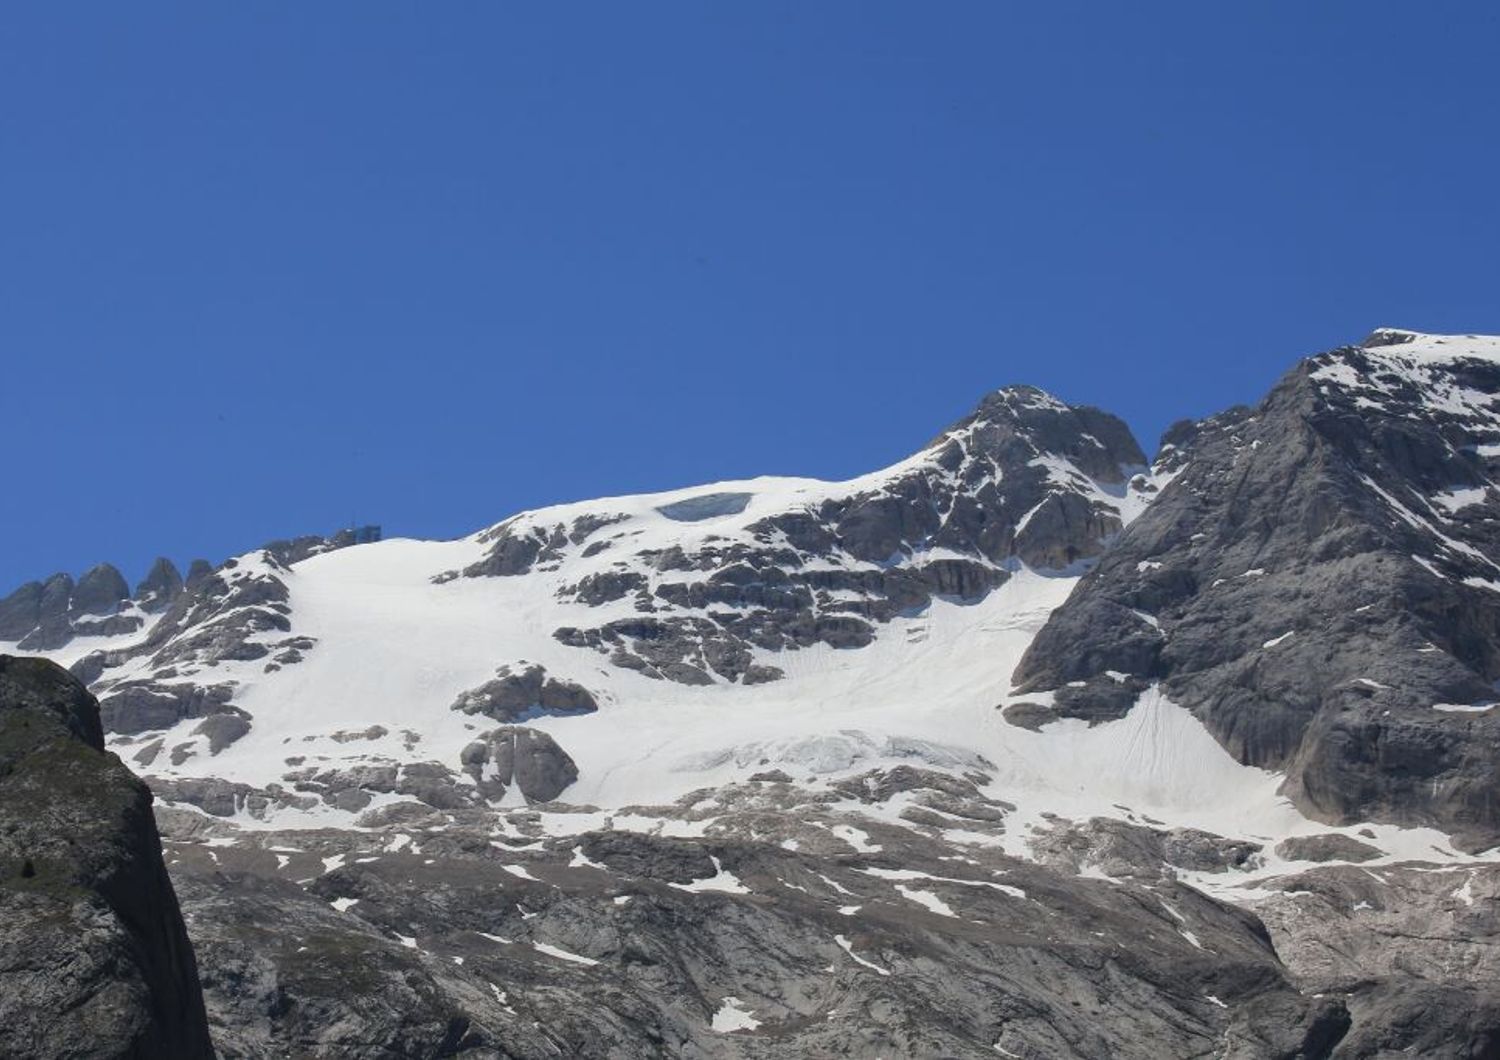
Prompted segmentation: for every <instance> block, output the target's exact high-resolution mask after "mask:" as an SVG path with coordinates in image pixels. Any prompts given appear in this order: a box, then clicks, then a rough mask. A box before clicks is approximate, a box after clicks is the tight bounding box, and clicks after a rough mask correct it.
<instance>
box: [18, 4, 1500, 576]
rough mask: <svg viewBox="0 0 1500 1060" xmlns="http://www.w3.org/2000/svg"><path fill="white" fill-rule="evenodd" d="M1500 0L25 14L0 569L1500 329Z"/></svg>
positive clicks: (130, 570)
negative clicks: (991, 398) (993, 402)
mask: <svg viewBox="0 0 1500 1060" xmlns="http://www.w3.org/2000/svg"><path fill="white" fill-rule="evenodd" d="M1497 19H1500V15H1497V9H1496V8H1495V6H1494V5H1492V4H1488V3H1478V2H1475V3H1466V4H1465V3H1447V4H1445V3H1432V4H1422V5H1416V4H1404V3H1403V4H1395V3H1368V2H1361V3H1354V2H1328V3H1318V4H1306V3H1267V4H1238V5H1227V4H1204V3H1201V2H1194V3H1176V4H1167V3H1162V4H1150V5H1127V4H1106V3H1090V4H1074V3H1055V4H1054V3H1048V4H1030V5H1021V4H999V3H988V2H985V3H946V4H940V5H931V4H899V5H897V4H883V3H864V2H861V3H821V2H820V3H817V4H805V3H789V4H780V3H757V4H738V5H729V4H704V3H647V4H614V3H610V4H586V3H580V4H570V5H540V4H533V5H520V4H514V5H512V4H480V3H468V4H459V3H455V4H443V5H425V4H424V5H418V4H393V3H374V4H371V3H358V4H355V3H347V4H334V3H328V4H315V5H291V4H283V5H269V4H265V5H261V4H237V5H204V4H186V3H184V4H128V5H127V4H87V3H76V4H67V5H28V6H25V7H23V6H22V5H10V6H8V7H7V8H6V9H5V10H4V12H3V13H0V97H3V98H4V99H5V101H6V103H5V105H4V106H3V107H0V351H3V352H0V356H3V374H0V423H3V427H4V431H3V435H0V438H3V441H4V445H5V451H6V454H7V460H6V464H7V478H8V482H7V483H6V486H5V488H4V489H3V490H0V498H3V499H0V591H3V590H4V589H8V588H9V587H10V586H13V585H14V584H16V583H18V582H20V581H22V580H24V579H26V578H30V577H36V576H40V575H45V574H47V573H49V572H51V571H53V570H58V569H66V570H71V571H74V572H77V571H79V570H81V569H83V568H84V567H86V566H88V565H89V564H91V563H93V562H95V561H98V560H101V559H109V560H112V561H113V562H115V563H117V564H119V565H120V566H121V567H122V568H124V569H125V571H126V574H127V575H128V576H129V577H131V578H132V579H134V578H136V577H138V576H140V575H141V574H142V573H143V572H144V569H145V566H146V565H147V563H148V561H149V560H150V558H151V557H152V556H154V555H156V554H158V553H165V554H167V555H170V556H172V557H173V558H175V559H177V560H178V561H179V562H182V561H186V560H187V559H189V558H191V557H192V556H195V555H203V556H206V557H208V558H211V559H215V560H217V559H220V558H223V557H225V556H227V555H230V554H232V553H234V552H236V551H239V550H242V549H245V548H248V547H251V546H253V545H255V544H257V543H259V542H261V541H263V540H265V539H268V538H271V537H277V536H286V535H292V534H296V533H306V532H324V531H331V530H333V529H336V528H337V527H339V526H341V525H344V524H347V523H348V522H349V521H350V520H351V519H357V520H360V521H370V522H380V523H383V524H384V525H385V526H386V528H387V532H388V533H399V534H409V535H418V536H454V535H458V534H461V533H465V532H468V531H470V530H472V529H475V528H477V527H479V526H482V525H485V524H488V523H490V522H493V521H495V520H497V519H499V518H501V517H503V516H505V515H507V514H509V513H511V512H513V511H516V510H518V509H522V508H527V507H533V506H537V505H541V504H545V503H548V502H552V501H561V500H569V499H577V498H582V497H588V496H593V495H600V494H609V493H623V492H632V491H638V490H649V489H659V488H669V487H675V486H681V485H688V484H692V483H694V482H699V481H709V480H713V479H719V478H728V477H736V476H746V475H753V474H758V473H791V474H809V475H818V476H825V477H843V476H847V475H851V474H855V473H858V472H861V471H864V470H868V469H872V468H874V467H877V466H880V465H882V464H883V463H886V462H889V461H892V460H895V459H897V458H899V457H901V456H903V455H905V454H906V453H908V452H910V451H911V450H913V449H914V448H916V447H917V446H919V445H920V444H922V443H923V442H924V441H926V440H927V439H928V438H930V437H931V436H932V435H934V434H935V433H936V432H937V431H938V430H939V429H941V428H942V427H943V426H944V425H946V424H947V423H948V422H950V421H952V420H954V419H956V418H957V417H959V416H961V415H962V414H964V413H965V412H966V411H967V410H968V409H969V408H970V407H971V406H972V405H973V404H974V403H975V402H976V401H977V400H978V398H979V397H980V396H981V395H982V394H983V393H984V392H985V391H986V390H989V389H992V388H994V387H996V386H999V385H1002V384H1005V383H1010V382H1031V383H1035V384H1037V385H1040V386H1043V387H1046V388H1048V389H1050V390H1052V391H1054V392H1055V393H1057V394H1058V395H1059V396H1061V397H1063V398H1065V399H1067V400H1070V401H1076V402H1092V403H1095V404H1099V405H1102V406H1104V407H1107V408H1109V409H1111V410H1114V411H1116V412H1118V413H1119V414H1121V415H1123V416H1125V417H1126V419H1128V420H1129V422H1130V423H1131V425H1132V426H1133V427H1134V428H1135V430H1136V432H1137V434H1138V435H1139V436H1140V437H1141V439H1142V442H1143V444H1144V445H1145V446H1146V447H1147V448H1148V449H1150V448H1152V447H1153V445H1154V443H1155V439H1156V437H1157V435H1158V434H1159V433H1160V431H1161V430H1162V429H1163V428H1164V427H1165V426H1166V425H1167V424H1168V423H1169V422H1170V421H1172V420H1174V419H1177V418H1179V417H1182V416H1189V415H1202V414H1205V413H1208V412H1211V411H1214V410H1217V409H1218V408H1220V407H1222V406H1225V405H1228V404H1231V403H1234V402H1236V401H1248V400H1253V399H1255V398H1256V397H1258V396H1259V395H1260V394H1261V393H1262V392H1263V391H1264V390H1265V389H1266V387H1267V386H1268V385H1269V384H1270V383H1271V382H1272V381H1273V380H1274V379H1275V378H1276V376H1278V375H1279V374H1280V373H1281V372H1282V371H1284V370H1285V369H1286V368H1287V367H1288V366H1289V365H1290V364H1291V363H1292V362H1293V361H1294V360H1295V359H1296V358H1297V357H1298V356H1299V355H1302V354H1305V353H1309V352H1313V351H1316V350H1318V349H1321V348H1326V347H1329V346H1333V345H1337V344H1339V343H1341V342H1344V341H1351V340H1355V339H1358V338H1360V337H1361V336H1362V335H1363V334H1365V333H1366V332H1367V331H1368V330H1369V329H1371V328H1372V327H1374V326H1376V325H1380V324H1394V325H1398V326H1406V327H1413V328H1418V329H1424V330H1430V331H1490V332H1494V331H1500V300H1497V292H1500V283H1497V280H1500V264H1497V257H1496V250H1497V247H1500V231H1497V229H1500V207H1497V191H1496V189H1497V187H1500V180H1497V177H1500V135H1497V134H1500V128H1497V125H1500V89H1497V87H1496V86H1497V81H1496V78H1495V75H1494V55H1495V54H1496V50H1497V47H1500V22H1497Z"/></svg>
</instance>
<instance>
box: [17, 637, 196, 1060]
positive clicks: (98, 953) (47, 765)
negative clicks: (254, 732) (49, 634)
mask: <svg viewBox="0 0 1500 1060" xmlns="http://www.w3.org/2000/svg"><path fill="white" fill-rule="evenodd" d="M103 747H104V741H103V735H102V731H101V728H100V725H99V708H98V705H97V704H96V703H95V702H94V699H93V697H92V696H90V695H89V694H88V692H87V691H86V690H85V689H84V688H83V686H82V685H80V684H79V683H78V682H77V681H76V680H75V679H74V678H72V677H71V676H70V675H69V674H68V673H67V672H66V671H65V670H62V669H61V668H59V667H57V666H55V665H53V664H52V663H49V662H46V661H44V660H40V659H17V658H12V657H11V656H5V655H0V1028H4V1038H5V1041H4V1046H3V1048H4V1051H5V1052H6V1053H7V1054H8V1055H17V1056H27V1057H58V1058H62V1057H69V1058H75V1057H101V1058H102V1057H139V1058H141V1060H147V1058H158V1057H210V1056H212V1055H213V1050H212V1047H211V1046H210V1044H209V1039H208V1024H207V1018H206V1016H205V1014H204V1008H203V997H202V993H201V991H200V988H199V985H198V974H197V970H196V965H195V963H194V960H193V953H192V950H191V948H190V947H189V945H188V939H187V933H186V930H185V928H184V926H183V921H182V916H181V914H180V913H179V911H178V906H177V898H176V896H175V895H174V893H173V891H172V885H171V883H170V882H169V881H168V879H167V872H166V867H165V865H164V864H163V862H162V854H161V842H160V840H159V838H158V837H157V831H156V824H155V822H154V820H153V819H152V815H151V795H150V793H149V792H148V791H147V790H146V787H145V785H144V784H142V783H141V782H140V781H139V780H137V779H136V778H135V777H134V776H133V775H131V773H130V771H129V770H127V769H126V768H125V767H124V766H123V765H121V764H120V761H119V759H117V758H116V757H115V756H114V755H111V754H106V753H105V752H104V750H103Z"/></svg>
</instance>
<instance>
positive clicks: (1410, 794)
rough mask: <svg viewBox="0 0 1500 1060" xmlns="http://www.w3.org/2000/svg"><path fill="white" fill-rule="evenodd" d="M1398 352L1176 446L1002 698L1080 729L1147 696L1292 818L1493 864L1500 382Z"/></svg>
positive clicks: (1205, 426)
mask: <svg viewBox="0 0 1500 1060" xmlns="http://www.w3.org/2000/svg"><path fill="white" fill-rule="evenodd" d="M1401 349H1402V347H1400V346H1399V345H1398V346H1393V347H1389V348H1386V347H1378V350H1377V348H1356V347H1350V348H1345V349H1341V350H1336V351H1334V352H1332V353H1328V354H1323V355H1321V356H1319V357H1315V358H1311V359H1309V360H1307V361H1305V362H1303V363H1302V364H1300V365H1299V366H1298V367H1297V368H1295V369H1293V371H1292V372H1290V373H1289V374H1288V375H1287V376H1286V378H1284V379H1283V380H1282V381H1281V383H1280V384H1278V385H1277V387H1276V388H1275V389H1274V390H1273V391H1272V392H1271V394H1270V396H1268V397H1267V398H1266V400H1265V401H1264V402H1262V403H1261V405H1260V406H1258V407H1257V408H1255V409H1254V410H1249V409H1241V410H1234V411H1231V412H1230V413H1226V414H1225V415H1223V416H1220V417H1216V418H1214V419H1211V420H1207V421H1205V422H1203V423H1201V424H1197V425H1188V426H1182V427H1179V428H1175V429H1174V431H1173V432H1171V433H1170V434H1169V435H1168V438H1167V443H1166V446H1165V448H1164V453H1163V459H1162V463H1161V464H1160V465H1159V468H1161V467H1165V468H1167V469H1171V470H1175V471H1176V472H1177V477H1176V478H1175V479H1174V480H1173V481H1172V482H1171V484H1170V485H1168V486H1167V487H1166V488H1165V489H1164V490H1162V492H1161V495H1160V496H1159V497H1158V498H1157V499H1156V500H1155V501H1154V502H1153V503H1152V505H1151V506H1150V507H1149V508H1148V509H1147V510H1146V512H1145V513H1144V514H1143V515H1142V516H1141V517H1140V518H1139V519H1137V520H1135V521H1134V522H1133V523H1132V524H1131V526H1130V527H1129V528H1128V529H1127V530H1126V531H1125V532H1124V533H1123V534H1122V535H1121V536H1120V538H1119V539H1118V541H1117V542H1116V543H1115V545H1114V546H1113V547H1112V548H1111V549H1110V550H1109V551H1108V552H1107V553H1106V554H1105V555H1104V556H1103V557H1102V559H1101V561H1100V563H1099V565H1098V566H1097V567H1096V569H1095V570H1094V571H1092V572H1091V573H1090V574H1089V575H1088V576H1087V577H1086V578H1085V579H1084V580H1083V581H1082V582H1081V583H1080V584H1079V586H1078V588H1077V589H1076V590H1075V592H1074V593H1073V595H1072V597H1071V598H1070V599H1069V600H1068V602H1067V603H1066V604H1065V605H1064V606H1063V607H1062V608H1060V609H1059V610H1058V611H1057V612H1055V613H1054V614H1053V616H1052V617H1051V619H1050V620H1049V621H1048V623H1047V625H1046V626H1045V628H1044V629H1043V630H1042V632H1041V633H1040V634H1039V635H1038V637H1037V638H1036V640H1035V641H1034V642H1033V644H1032V645H1031V648H1030V650H1029V651H1028V652H1027V654H1026V656H1025V658H1024V659H1023V661H1022V663H1021V665H1020V667H1019V668H1018V670H1017V672H1016V675H1015V680H1016V684H1017V686H1018V689H1019V691H1021V692H1038V691H1043V690H1053V689H1055V690H1057V692H1056V697H1055V704H1054V707H1053V710H1054V712H1055V713H1056V714H1061V715H1065V716H1074V717H1083V718H1088V719H1091V720H1100V719H1103V718H1108V717H1116V716H1119V714H1120V713H1122V712H1123V711H1124V710H1128V709H1129V707H1130V705H1131V704H1132V703H1133V702H1134V700H1135V696H1136V694H1137V693H1138V692H1139V691H1141V690H1142V689H1144V688H1145V687H1146V686H1147V685H1148V684H1149V683H1152V682H1159V683H1160V684H1161V685H1162V687H1163V689H1164V690H1165V691H1166V693H1167V694H1168V696H1169V697H1170V698H1171V699H1172V700H1174V701H1175V702H1177V703H1180V704H1181V705H1183V706H1186V707H1188V708H1189V709H1190V710H1192V711H1193V712H1194V713H1195V714H1197V715H1198V717H1200V718H1201V719H1202V720H1203V721H1204V723H1205V724H1206V725H1207V726H1208V727H1209V729H1210V730H1211V731H1212V732H1213V733H1214V735H1215V736H1216V737H1217V738H1218V739H1219V740H1220V742H1221V743H1223V745H1224V746H1225V747H1226V748H1227V749H1228V750H1229V751H1230V752H1231V753H1232V754H1234V755H1235V757H1237V758H1238V759H1239V760H1240V761H1242V762H1246V763H1250V764H1253V765H1257V766H1264V767H1267V768H1274V769H1281V770H1285V771H1286V773H1287V780H1286V785H1285V790H1286V792H1287V793H1288V794H1289V795H1290V796H1291V797H1292V798H1293V799H1294V800H1295V801H1296V802H1297V804H1298V805H1299V806H1300V807H1301V808H1302V809H1303V810H1304V811H1305V812H1308V813H1310V814H1312V815H1314V816H1317V817H1320V818H1322V819H1325V820H1328V821H1330V822H1333V823H1346V822H1350V821H1354V820H1359V819H1367V818H1377V819H1387V820H1393V821H1396V822H1398V823H1410V824H1435V825H1437V826H1439V827H1442V828H1444V829H1445V830H1448V831H1458V832H1460V833H1462V834H1463V835H1465V836H1466V837H1467V841H1468V842H1469V843H1470V844H1472V845H1476V846H1480V847H1483V846H1488V845H1492V844H1493V843H1495V842H1496V841H1497V840H1500V799H1497V797H1496V791H1497V790H1500V710H1485V709H1484V704H1485V703H1487V702H1489V701H1491V700H1493V699H1494V698H1496V692H1495V682H1496V680H1497V678H1500V591H1497V590H1500V567H1497V565H1496V564H1497V562H1500V535H1497V534H1496V533H1495V529H1494V528H1495V526H1496V522H1495V520H1496V518H1497V517H1500V493H1497V492H1496V491H1495V490H1493V489H1491V488H1490V486H1489V483H1490V480H1491V478H1492V477H1493V474H1494V473H1495V471H1496V470H1497V468H1496V466H1495V460H1494V457H1492V456H1485V455H1483V454H1485V453H1487V452H1491V451H1493V450H1492V448H1491V447H1493V446H1494V445H1495V444H1496V443H1497V442H1500V416H1497V414H1496V411H1495V404H1496V401H1497V399H1500V363H1496V362H1494V361H1486V360H1477V359H1474V360H1465V359H1462V358H1457V359H1454V360H1452V361H1430V360H1427V361H1424V360H1419V359H1416V358H1405V357H1403V355H1402V353H1401ZM1111 671H1113V673H1112V674H1111V673H1110V672H1111ZM1070 685H1071V687H1070ZM1435 705H1448V706H1450V707H1451V708H1454V709H1449V710H1438V709H1434V706H1435ZM1465 708H1467V709H1465Z"/></svg>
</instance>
